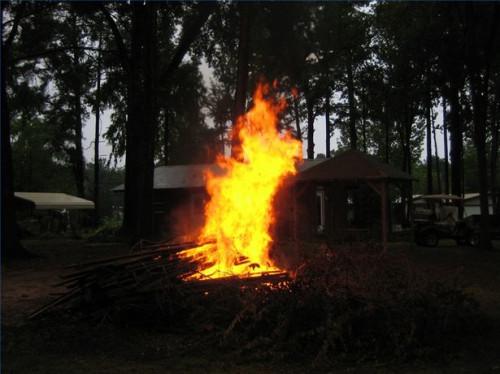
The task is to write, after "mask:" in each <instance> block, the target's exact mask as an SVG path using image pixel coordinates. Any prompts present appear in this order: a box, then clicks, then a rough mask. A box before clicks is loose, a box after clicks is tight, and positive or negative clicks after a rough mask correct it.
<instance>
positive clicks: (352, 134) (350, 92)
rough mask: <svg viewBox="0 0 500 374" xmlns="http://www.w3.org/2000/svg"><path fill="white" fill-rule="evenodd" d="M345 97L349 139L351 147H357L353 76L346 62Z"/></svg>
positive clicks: (349, 65) (350, 67) (349, 64)
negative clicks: (346, 100) (347, 104)
mask: <svg viewBox="0 0 500 374" xmlns="http://www.w3.org/2000/svg"><path fill="white" fill-rule="evenodd" d="M347 98H348V101H349V140H350V143H351V144H350V145H351V149H357V148H358V134H357V132H356V103H355V102H354V77H353V72H352V64H351V62H350V61H349V63H348V64H347Z"/></svg>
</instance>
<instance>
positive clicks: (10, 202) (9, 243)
mask: <svg viewBox="0 0 500 374" xmlns="http://www.w3.org/2000/svg"><path fill="white" fill-rule="evenodd" d="M4 6H5V3H2V9H1V11H0V24H1V26H0V27H2V30H1V35H4V30H3V24H4V22H3V21H4V19H3V12H4ZM18 12H19V11H18ZM19 21H20V14H19V13H16V15H15V18H14V26H13V27H12V31H11V33H10V34H9V36H8V38H7V40H6V41H5V42H2V53H1V56H2V66H1V77H0V79H1V85H2V87H1V90H2V92H1V109H0V110H1V116H2V126H1V143H2V144H1V146H2V150H1V155H2V180H3V184H2V187H3V188H2V212H3V214H2V215H1V218H0V219H1V222H2V225H1V245H2V249H1V251H2V252H1V254H2V259H8V258H15V257H26V256H27V255H29V253H28V252H27V251H26V250H25V249H24V247H23V246H22V244H21V241H20V240H19V232H18V227H17V220H16V204H15V200H14V172H13V168H12V148H11V144H10V114H9V110H8V98H7V74H8V73H9V69H8V64H9V59H10V48H11V44H12V41H13V39H14V36H15V34H16V33H17V29H18V25H19Z"/></svg>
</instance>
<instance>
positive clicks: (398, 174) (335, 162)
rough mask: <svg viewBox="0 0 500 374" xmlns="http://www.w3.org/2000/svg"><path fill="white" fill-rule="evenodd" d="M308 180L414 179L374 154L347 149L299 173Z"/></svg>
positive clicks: (303, 179)
mask: <svg viewBox="0 0 500 374" xmlns="http://www.w3.org/2000/svg"><path fill="white" fill-rule="evenodd" d="M297 179H298V180H299V181H306V180H316V181H321V180H345V181H348V180H394V181H397V180H407V181H409V180H412V177H411V176H410V175H409V174H407V173H405V172H403V171H401V170H398V169H397V168H395V167H393V166H391V165H389V164H386V163H384V162H382V161H380V160H379V159H378V158H376V157H374V156H370V155H367V154H365V153H363V152H360V151H356V150H347V151H344V152H342V153H339V154H337V155H335V156H334V157H332V158H329V159H326V160H325V161H324V162H321V163H320V164H318V165H316V166H314V167H312V168H310V169H308V170H305V171H303V172H302V173H299V174H298V175H297Z"/></svg>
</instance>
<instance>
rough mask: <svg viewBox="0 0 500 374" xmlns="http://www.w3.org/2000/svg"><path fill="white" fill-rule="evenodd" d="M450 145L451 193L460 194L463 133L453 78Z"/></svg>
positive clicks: (456, 90)
mask: <svg viewBox="0 0 500 374" xmlns="http://www.w3.org/2000/svg"><path fill="white" fill-rule="evenodd" d="M450 146H451V152H450V158H451V193H452V194H453V195H457V196H462V168H463V134H462V120H461V114H460V100H459V87H458V85H457V84H456V82H455V81H454V80H453V81H452V84H451V86H450Z"/></svg>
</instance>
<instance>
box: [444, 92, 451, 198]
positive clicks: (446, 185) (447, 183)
mask: <svg viewBox="0 0 500 374" xmlns="http://www.w3.org/2000/svg"><path fill="white" fill-rule="evenodd" d="M443 137H444V139H443V142H444V193H445V194H449V193H450V174H449V170H450V169H449V166H450V165H449V161H448V118H447V112H446V99H445V97H444V96H443Z"/></svg>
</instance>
